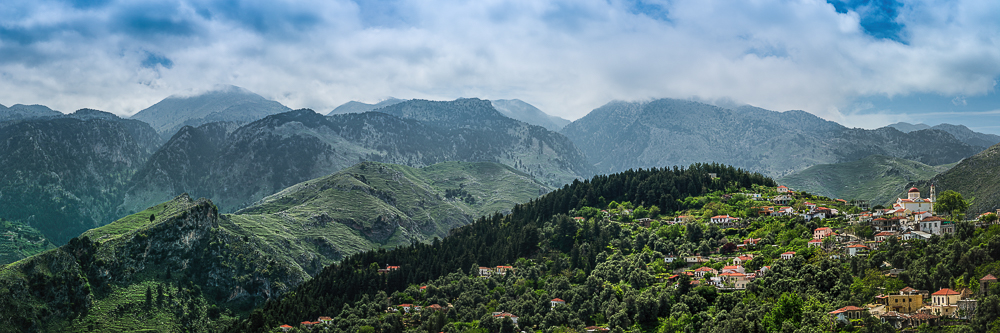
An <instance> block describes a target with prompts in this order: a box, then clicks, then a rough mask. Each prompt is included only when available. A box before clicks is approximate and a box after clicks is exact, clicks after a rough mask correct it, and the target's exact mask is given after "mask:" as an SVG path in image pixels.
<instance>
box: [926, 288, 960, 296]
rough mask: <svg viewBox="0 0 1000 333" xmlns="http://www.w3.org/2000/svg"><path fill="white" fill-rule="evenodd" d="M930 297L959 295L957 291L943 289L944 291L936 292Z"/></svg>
mask: <svg viewBox="0 0 1000 333" xmlns="http://www.w3.org/2000/svg"><path fill="white" fill-rule="evenodd" d="M931 295H934V296H948V295H961V294H959V293H958V292H957V291H954V290H951V289H948V288H944V289H941V290H938V292H936V293H933V294H931Z"/></svg>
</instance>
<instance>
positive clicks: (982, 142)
mask: <svg viewBox="0 0 1000 333" xmlns="http://www.w3.org/2000/svg"><path fill="white" fill-rule="evenodd" d="M888 127H892V128H895V129H898V130H900V131H903V132H905V133H909V132H913V131H919V130H925V129H936V130H942V131H945V132H948V133H951V135H954V136H955V138H956V139H958V140H961V141H962V142H965V143H967V144H969V145H971V146H974V147H982V149H980V150H984V149H986V148H988V147H990V146H992V145H995V144H997V143H1000V135H996V134H986V133H979V132H975V131H973V130H971V129H969V128H968V127H965V126H964V125H952V124H938V125H935V126H934V127H931V126H928V125H927V124H916V125H914V124H910V123H905V122H898V123H895V124H892V125H889V126H888Z"/></svg>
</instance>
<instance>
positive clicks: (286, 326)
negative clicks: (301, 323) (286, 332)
mask: <svg viewBox="0 0 1000 333" xmlns="http://www.w3.org/2000/svg"><path fill="white" fill-rule="evenodd" d="M279 327H281V328H292V327H291V326H289V325H288V324H285V325H281V326H279Z"/></svg>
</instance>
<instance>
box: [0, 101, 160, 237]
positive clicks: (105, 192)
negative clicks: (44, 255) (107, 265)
mask: <svg viewBox="0 0 1000 333" xmlns="http://www.w3.org/2000/svg"><path fill="white" fill-rule="evenodd" d="M159 144H160V139H159V136H158V135H157V134H156V132H155V131H153V129H152V128H151V127H149V125H147V124H145V123H143V122H140V121H137V120H129V119H121V118H118V117H117V116H115V115H113V114H110V113H107V112H100V111H95V110H87V109H84V110H80V111H77V112H75V113H73V114H70V115H60V116H57V117H43V118H33V119H27V120H18V121H7V122H2V123H0V197H2V200H0V218H3V219H7V220H15V221H20V222H24V223H26V224H28V225H30V226H32V227H34V228H36V229H38V230H39V231H41V232H42V233H43V234H44V235H45V236H46V237H47V238H48V239H49V240H51V241H52V242H53V243H56V244H64V243H65V242H66V241H67V240H69V239H70V238H72V237H74V236H76V235H79V234H80V233H81V232H83V231H84V230H87V229H90V228H94V227H97V226H100V225H103V224H106V223H108V222H110V221H113V220H114V219H116V218H117V216H115V215H114V214H111V213H110V212H112V211H114V210H115V207H117V206H118V205H119V204H120V198H121V194H122V193H123V191H124V187H125V185H126V184H127V182H128V180H129V179H130V178H131V177H132V175H133V174H134V173H135V171H136V170H138V169H139V167H140V166H141V165H142V164H143V163H144V162H145V161H146V159H147V158H148V157H149V156H150V155H151V154H152V153H153V152H154V151H155V150H156V148H157V147H158V146H159Z"/></svg>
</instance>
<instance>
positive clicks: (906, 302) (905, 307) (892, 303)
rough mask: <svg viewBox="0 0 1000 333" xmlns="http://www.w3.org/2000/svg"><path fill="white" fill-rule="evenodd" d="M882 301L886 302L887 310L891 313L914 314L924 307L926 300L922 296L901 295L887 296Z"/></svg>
mask: <svg viewBox="0 0 1000 333" xmlns="http://www.w3.org/2000/svg"><path fill="white" fill-rule="evenodd" d="M882 300H884V301H885V306H886V309H887V310H889V311H895V312H902V313H914V312H917V310H919V309H920V308H922V307H924V298H923V296H921V295H920V294H913V293H899V294H898V295H887V296H885V298H883V299H882Z"/></svg>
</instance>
